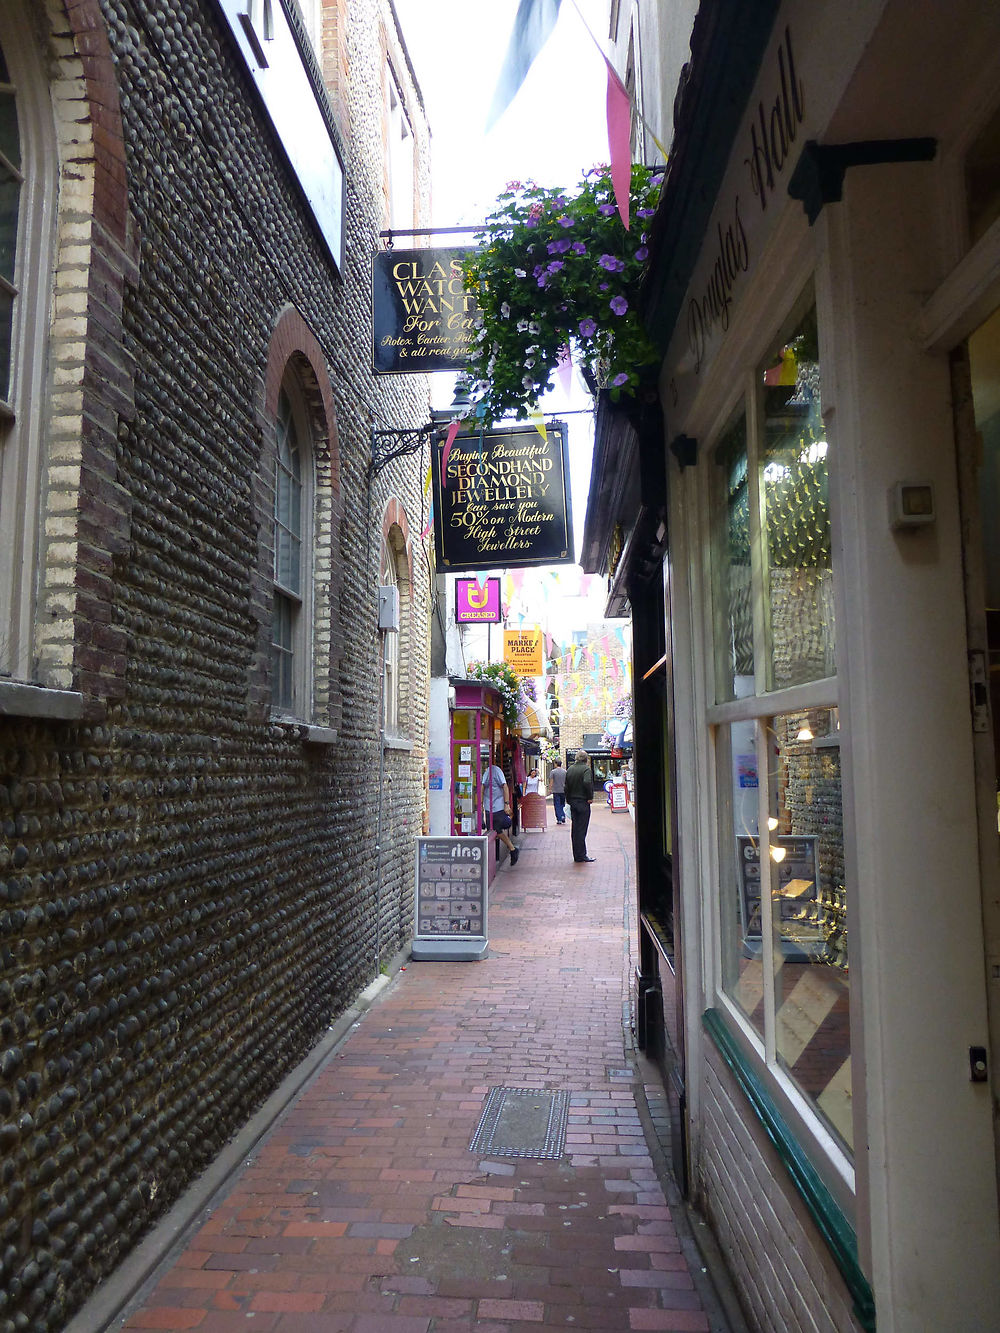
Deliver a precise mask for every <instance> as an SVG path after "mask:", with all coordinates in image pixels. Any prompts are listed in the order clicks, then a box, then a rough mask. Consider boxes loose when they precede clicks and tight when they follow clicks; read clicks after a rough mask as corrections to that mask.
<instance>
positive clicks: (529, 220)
mask: <svg viewBox="0 0 1000 1333" xmlns="http://www.w3.org/2000/svg"><path fill="white" fill-rule="evenodd" d="M524 225H525V226H526V227H537V226H538V219H537V218H533V217H529V218H527V219H526V221H525V224H524Z"/></svg>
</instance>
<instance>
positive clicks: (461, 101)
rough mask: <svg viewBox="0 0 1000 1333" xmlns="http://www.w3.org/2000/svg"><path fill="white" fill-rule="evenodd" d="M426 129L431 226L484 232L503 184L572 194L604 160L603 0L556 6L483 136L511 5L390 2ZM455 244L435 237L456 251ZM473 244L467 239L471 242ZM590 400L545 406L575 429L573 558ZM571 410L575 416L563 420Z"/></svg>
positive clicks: (553, 400)
mask: <svg viewBox="0 0 1000 1333" xmlns="http://www.w3.org/2000/svg"><path fill="white" fill-rule="evenodd" d="M394 3H395V6H396V13H397V15H398V16H399V22H400V25H401V27H402V29H403V36H404V39H405V41H406V46H407V50H408V51H409V54H410V60H411V61H412V63H413V68H414V70H415V72H416V75H417V80H418V82H419V84H420V88H421V92H422V93H423V97H424V106H425V107H426V109H427V118H428V121H429V122H430V127H431V153H432V164H433V199H432V203H433V218H432V220H433V222H434V223H435V224H436V225H437V226H440V227H454V226H459V225H460V224H463V223H470V224H471V223H479V222H482V221H483V220H484V219H485V218H486V216H487V214H488V213H490V212H491V211H492V210H493V207H494V204H495V201H496V198H497V195H498V194H500V193H501V191H502V190H503V189H504V188H505V186H506V184H507V182H508V181H511V180H526V179H528V178H531V179H533V180H536V181H538V182H539V184H542V185H547V186H548V185H552V186H556V185H560V186H571V185H573V184H575V183H576V182H578V181H579V180H580V179H581V178H582V176H583V173H584V172H585V171H587V170H589V168H590V167H592V166H594V165H595V164H597V163H598V162H607V160H608V134H607V120H606V112H605V93H606V86H607V75H606V70H605V65H604V60H603V58H602V56H601V53H600V51H599V50H598V48H597V45H596V44H595V41H594V38H595V37H596V38H597V40H598V41H599V42H600V43H601V46H602V48H604V49H607V41H606V34H607V26H606V25H607V3H606V0H576V4H577V5H578V7H579V10H580V13H582V14H583V16H584V17H585V18H586V21H587V24H588V25H589V28H590V33H592V34H593V36H591V35H590V33H588V31H587V28H586V27H585V26H584V24H583V22H582V21H581V18H580V15H579V14H578V12H577V9H576V8H574V4H573V2H572V0H563V3H562V5H561V6H560V12H559V19H558V21H557V23H556V26H555V29H554V30H553V32H552V34H551V36H550V37H549V39H548V41H547V42H546V44H545V46H544V47H543V49H542V52H541V54H540V55H539V56H538V58H537V59H536V60H535V62H534V64H533V65H532V67H531V70H530V71H529V74H528V77H527V79H525V81H524V84H523V85H522V87H521V90H520V92H519V93H518V94H517V97H516V98H515V99H514V101H513V102H512V103H511V105H510V106H509V107H508V109H507V110H506V111H505V112H504V114H503V115H502V116H501V118H500V119H499V121H497V123H496V125H494V126H493V128H492V129H491V130H490V132H489V134H487V133H486V132H485V123H486V114H487V111H488V110H489V106H490V103H491V101H492V98H493V90H494V88H495V87H496V82H497V77H498V75H499V73H500V67H501V64H502V63H503V57H504V55H505V54H506V50H507V43H508V40H509V37H510V32H511V27H512V25H513V22H514V15H515V13H516V12H517V0H394ZM461 239H462V238H460V237H456V238H451V237H448V238H444V237H443V238H442V243H444V242H445V241H451V240H454V243H455V244H459V243H460V242H461ZM470 240H471V237H470ZM431 381H432V384H431V391H432V395H433V400H434V405H435V406H436V407H442V408H446V407H447V406H448V405H449V403H450V401H451V387H450V386H451V383H452V380H451V377H450V376H445V375H432V376H431ZM589 407H590V398H589V395H587V393H586V391H585V390H584V389H583V387H582V385H580V383H579V381H578V380H577V383H576V386H575V387H574V390H573V392H572V394H571V395H570V397H569V398H568V399H567V397H566V395H565V394H564V393H563V391H562V389H561V387H559V386H557V387H556V388H555V389H554V391H553V392H552V393H551V394H550V395H549V398H548V399H546V401H545V402H544V403H543V408H544V410H545V411H546V412H554V413H558V414H565V419H566V421H567V423H568V425H569V430H570V437H569V438H570V482H571V488H572V496H573V526H574V534H575V537H576V549H577V553H578V555H579V551H580V542H581V538H582V534H583V522H584V518H585V516H586V508H587V491H588V487H589V482H590V460H591V450H592V442H593V426H592V420H591V418H590V417H589V416H581V415H578V413H579V410H580V409H583V408H589ZM567 409H575V411H573V412H568V411H567Z"/></svg>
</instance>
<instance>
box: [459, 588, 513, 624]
mask: <svg viewBox="0 0 1000 1333" xmlns="http://www.w3.org/2000/svg"><path fill="white" fill-rule="evenodd" d="M501 620H503V608H502V607H501V605H500V580H499V579H484V580H483V582H482V584H480V582H479V580H478V579H456V580H455V624H456V625H499V623H500V621H501Z"/></svg>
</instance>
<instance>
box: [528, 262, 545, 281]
mask: <svg viewBox="0 0 1000 1333" xmlns="http://www.w3.org/2000/svg"><path fill="white" fill-rule="evenodd" d="M544 272H545V265H544V264H536V265H535V267H534V268H533V269H532V271H531V276H532V277H533V278H538V277H541V275H542V274H543V273H544Z"/></svg>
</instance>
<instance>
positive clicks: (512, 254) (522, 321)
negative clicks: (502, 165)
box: [463, 165, 662, 420]
mask: <svg viewBox="0 0 1000 1333" xmlns="http://www.w3.org/2000/svg"><path fill="white" fill-rule="evenodd" d="M661 180H662V169H661V170H657V171H654V170H652V169H651V168H649V167H644V166H640V165H636V166H633V168H632V189H631V209H630V219H631V227H630V229H629V230H628V231H626V230H625V227H624V226H623V224H622V220H621V217H620V216H619V213H618V208H617V205H616V204H615V199H614V192H613V190H612V186H611V174H610V169H609V168H607V167H595V168H593V169H592V170H591V171H589V172H587V174H586V176H585V177H584V179H583V181H582V183H581V185H580V187H579V189H578V190H576V191H575V192H572V193H571V192H564V191H562V190H559V189H546V188H544V187H543V186H540V185H536V184H534V183H533V182H530V181H529V182H527V183H526V184H522V183H521V182H520V181H511V182H510V184H509V186H508V188H507V190H506V191H505V192H504V193H503V194H502V195H500V198H499V200H498V204H499V207H498V208H497V210H496V211H495V212H494V213H492V214H491V215H490V217H489V218H488V219H487V221H486V225H485V227H484V229H483V230H482V231H481V232H479V233H478V234H477V241H478V243H479V247H480V248H479V249H478V250H477V251H475V252H473V253H471V254H470V255H469V256H468V257H467V258H466V260H465V262H464V264H463V268H464V272H465V283H466V287H467V288H468V289H469V290H470V291H475V292H477V296H478V302H479V308H480V312H481V316H480V321H481V322H480V324H479V326H478V328H477V332H476V334H475V335H474V338H473V342H472V348H471V351H470V357H469V376H470V378H471V380H472V385H471V393H470V397H471V399H472V401H473V402H474V403H475V404H477V409H476V412H477V416H479V417H480V418H484V417H485V418H486V419H489V420H495V419H496V418H497V417H501V416H505V415H507V414H509V413H513V414H515V415H516V416H518V417H521V418H523V417H525V416H527V414H528V413H529V412H530V411H531V410H532V409H533V408H534V407H535V404H536V403H537V401H538V399H539V398H540V397H541V396H542V394H544V393H545V392H546V391H547V390H548V389H550V388H551V387H552V382H553V381H552V377H553V375H554V373H555V372H556V370H557V369H558V367H559V364H560V361H561V360H562V359H564V358H565V357H566V356H567V355H570V356H572V358H573V360H574V361H575V363H576V364H577V365H578V366H579V368H580V370H581V372H582V374H583V377H584V379H585V381H586V383H587V384H588V386H589V387H590V389H591V391H592V392H595V393H596V392H597V391H599V390H602V389H606V390H607V391H608V393H609V395H610V397H611V398H612V400H616V399H617V398H618V397H619V396H620V395H621V394H623V393H625V394H627V393H631V392H633V391H634V390H635V389H637V388H638V386H639V383H640V379H641V372H642V369H643V368H644V367H648V366H650V365H652V364H653V363H654V362H655V361H656V360H657V359H658V355H657V352H656V349H655V348H654V346H653V344H652V342H651V341H650V339H649V337H648V335H647V333H646V330H645V328H644V327H643V324H642V321H641V320H640V318H639V312H638V310H637V300H636V297H637V293H638V288H639V282H640V279H641V277H642V273H643V268H644V265H645V262H646V259H647V257H648V253H649V252H648V248H647V244H646V242H647V235H646V226H647V223H648V219H649V218H651V217H652V215H653V213H654V212H655V210H656V203H657V200H658V198H659V192H660V182H661Z"/></svg>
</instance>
